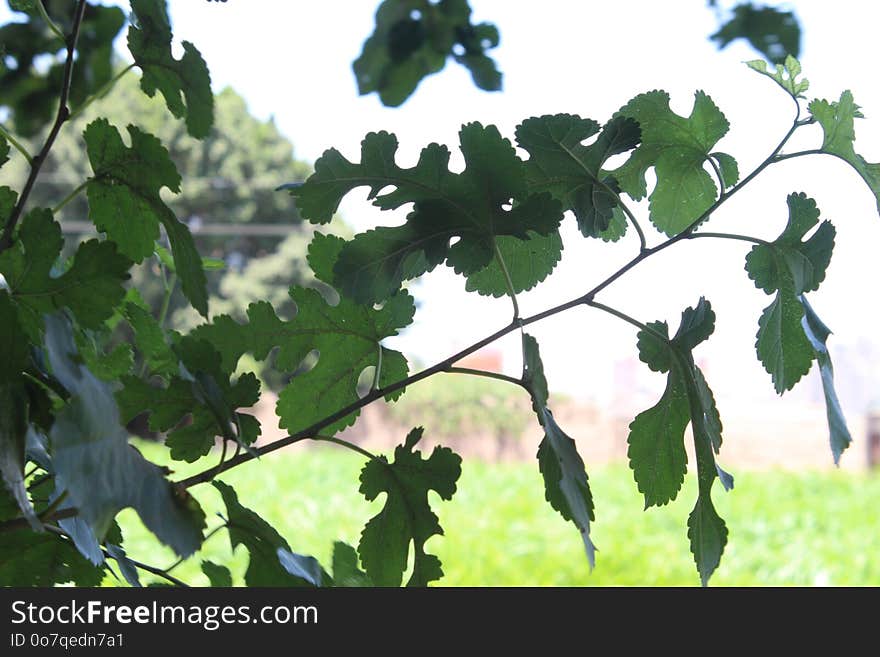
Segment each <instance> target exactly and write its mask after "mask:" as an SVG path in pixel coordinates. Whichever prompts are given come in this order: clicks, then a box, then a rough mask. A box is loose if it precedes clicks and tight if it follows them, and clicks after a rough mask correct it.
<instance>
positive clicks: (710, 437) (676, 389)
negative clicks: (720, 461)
mask: <svg viewBox="0 0 880 657" xmlns="http://www.w3.org/2000/svg"><path fill="white" fill-rule="evenodd" d="M646 326H647V328H648V330H641V331H639V333H638V339H637V345H638V349H639V358H640V359H641V360H642V361H643V362H644V363H646V364H647V365H648V367H650V368H651V369H652V370H653V371H655V372H667V373H668V375H667V379H666V389H665V391H664V392H663V396H662V397H661V398H660V401H659V402H658V403H657V404H656V405H655V406H653V407H651V408H649V409H648V410H646V411H643V412H642V413H639V415H637V416H636V418H635V419H634V420H633V421H632V423H631V424H630V426H629V428H630V433H629V438H628V443H629V448H628V450H627V456H628V457H629V463H630V468H632V471H633V475H634V477H635V480H636V484H637V485H638V488H639V491H640V492H641V493H642V494H643V495H644V496H645V508H647V507H649V506H662V505H664V504H667V503H668V502H670V501H672V500H674V499H675V498H676V497H677V495H678V492H679V491H680V490H681V486H682V483H683V482H684V475H685V473H686V472H687V453H686V451H685V447H684V432H685V429H686V428H687V425H688V423H691V425H692V427H693V430H694V432H695V434H699V435H700V436H702V437H704V438H705V440H706V442H707V444H708V445H710V446H711V447H712V448H714V449H715V450H716V451H717V450H718V449H720V447H721V430H722V426H721V418H720V416H719V414H718V409H717V408H716V406H715V399H714V397H713V395H712V391H711V390H710V389H709V385H708V383H707V382H706V379H705V377H703V373H702V372H701V371H700V370H699V368H698V367H696V365H694V362H693V356H692V354H691V352H692V351H693V349H694V348H695V347H696V346H697V345H698V344H700V343H701V342H703V341H705V340H707V339H708V338H709V336H710V335H711V334H712V332H713V331H714V329H715V313H714V311H713V310H712V306H711V304H710V303H709V302H708V301H707V300H706V299H704V298H702V297H701V298H700V300H699V302H698V303H697V305H696V307H695V308H690V307H689V308H686V309H685V310H684V311H683V312H682V313H681V322H680V324H679V327H678V330H677V331H676V333H675V335H674V336H673V337H672V338H671V339H670V338H668V335H669V328H668V325H667V324H666V322H651V323H649V324H647V325H646ZM692 397H693V399H692ZM710 454H711V452H710Z"/></svg>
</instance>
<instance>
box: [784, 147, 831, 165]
mask: <svg viewBox="0 0 880 657" xmlns="http://www.w3.org/2000/svg"><path fill="white" fill-rule="evenodd" d="M824 154H825V151H823V150H822V149H821V148H810V149H807V150H804V151H796V152H794V153H782V154H780V155H777V156H776V157H774V158H773V161H774V162H782V161H783V160H790V159H792V158H795V157H803V156H804V155H824Z"/></svg>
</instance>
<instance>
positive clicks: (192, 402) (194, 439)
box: [116, 334, 260, 463]
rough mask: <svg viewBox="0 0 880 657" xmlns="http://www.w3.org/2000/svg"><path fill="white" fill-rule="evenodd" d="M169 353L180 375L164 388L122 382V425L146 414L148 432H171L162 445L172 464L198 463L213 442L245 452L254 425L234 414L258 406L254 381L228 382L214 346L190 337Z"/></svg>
mask: <svg viewBox="0 0 880 657" xmlns="http://www.w3.org/2000/svg"><path fill="white" fill-rule="evenodd" d="M175 348H176V349H177V351H178V354H179V357H180V365H179V368H180V374H179V375H176V376H173V377H171V378H170V380H169V382H168V385H167V386H166V387H158V388H157V387H154V386H151V385H150V384H148V383H146V382H145V381H142V380H141V379H139V378H137V377H133V376H126V377H122V379H121V382H122V384H123V388H122V389H121V390H120V391H119V392H117V394H116V399H117V401H118V403H119V406H120V409H121V411H122V417H123V420H124V421H130V420H131V419H132V418H133V417H134V416H135V415H137V414H139V413H141V412H144V411H149V412H150V419H149V424H150V428H151V429H152V430H153V431H163V432H164V431H168V430H169V429H174V430H173V431H171V433H170V434H169V435H168V437H167V438H166V441H165V443H166V444H167V445H168V446H169V447H170V448H171V458H173V459H175V460H182V461H187V462H190V463H192V462H194V461H196V460H198V459H199V458H201V457H202V456H205V455H206V454H208V452H210V450H211V448H212V447H213V446H214V443H215V440H216V438H217V437H218V436H219V437H220V438H221V439H223V440H227V441H232V442H237V443H239V444H241V445H242V446H243V447H245V448H247V446H248V445H250V444H251V443H253V442H254V441H255V440H256V438H257V437H258V436H259V434H260V424H259V421H257V419H256V418H254V417H253V416H251V415H247V414H245V413H239V412H238V411H237V409H239V408H249V407H251V406H253V405H254V404H256V403H257V401H258V400H259V398H260V382H259V380H258V379H257V377H256V376H255V375H254V374H253V373H251V372H247V373H245V374H242V375H241V376H239V377H238V378H237V380H236V381H235V382H232V381H231V380H230V379H231V375H230V374H229V371H228V370H224V369H223V368H222V367H221V359H220V354H219V353H218V352H217V350H216V349H215V348H214V346H212V345H211V344H210V343H208V342H207V341H205V340H201V339H199V338H198V337H196V336H194V335H193V334H190V335H188V336H186V337H184V338H182V339H181V340H180V341H179V342H178V344H177V345H176V347H175ZM233 369H234V365H233ZM186 416H191V420H190V422H188V423H184V424H181V420H182V419H183V418H184V417H186Z"/></svg>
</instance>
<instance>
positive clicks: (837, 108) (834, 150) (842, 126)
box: [809, 90, 880, 212]
mask: <svg viewBox="0 0 880 657" xmlns="http://www.w3.org/2000/svg"><path fill="white" fill-rule="evenodd" d="M809 110H810V114H811V115H812V117H813V118H814V119H815V120H816V121H818V123H819V125H821V126H822V131H823V133H824V138H823V140H822V151H823V152H825V153H829V154H831V155H835V156H837V157H839V158H840V159H842V160H843V161H844V162H848V163H849V164H850V166H852V167H853V168H854V169H855V170H856V171H857V172H858V174H859V175H860V176H861V177H862V180H864V181H865V183H866V184H867V185H868V187H869V188H870V189H871V192H872V193H873V194H874V198H875V199H876V202H877V211H878V212H880V162H877V163H870V162H868V161H867V160H865V158H864V157H862V156H861V155H859V154H858V153H856V151H855V148H854V146H853V142H854V141H855V138H856V133H855V126H854V124H855V119H861V118H863V116H862V113H861V111H860V109H859V106H858V105H856V103H855V101H854V100H853V95H852V92H851V91H849V90H847V91H844V92H843V93H842V94H841V95H840V100H838V101H837V102H828V101H827V100H819V99H816V100H814V101H812V102H811V103H810V105H809Z"/></svg>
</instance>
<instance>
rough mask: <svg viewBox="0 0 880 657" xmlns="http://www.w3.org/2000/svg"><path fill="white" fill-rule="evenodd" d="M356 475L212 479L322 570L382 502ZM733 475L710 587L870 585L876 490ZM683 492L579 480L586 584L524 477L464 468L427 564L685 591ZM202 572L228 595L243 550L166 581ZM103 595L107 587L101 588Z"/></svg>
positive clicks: (499, 578) (337, 460)
mask: <svg viewBox="0 0 880 657" xmlns="http://www.w3.org/2000/svg"><path fill="white" fill-rule="evenodd" d="M138 447H139V448H140V449H142V451H144V454H145V456H147V457H148V458H150V459H151V460H153V461H156V462H167V456H166V450H165V449H164V448H163V447H162V446H160V445H155V444H147V443H138ZM213 458H214V457H213V456H212V457H211V459H212V460H213ZM183 465H184V466H185V464H183ZM180 466H181V464H179V463H175V464H174V465H173V466H172V467H173V468H174V469H175V470H176V474H175V478H179V477H180V476H182V475H184V474H187V473H190V472H194V471H196V470H198V469H200V468H193V467H192V466H188V467H180ZM361 466H362V459H360V458H359V457H358V455H356V454H353V453H350V452H347V451H344V450H341V449H338V448H332V447H324V446H320V447H316V448H313V449H300V450H298V451H297V450H294V449H291V450H287V451H285V452H284V453H282V454H277V455H272V456H268V457H264V458H263V459H261V461H260V462H252V463H249V464H247V465H244V466H241V467H239V468H236V469H234V470H232V471H230V472H229V473H226V474H224V475H221V476H220V477H219V478H220V479H221V480H223V481H225V482H226V483H229V484H231V485H233V486H234V487H235V488H236V490H237V491H238V494H239V499H240V500H241V502H242V504H244V505H245V506H247V507H249V508H251V509H253V510H254V511H256V512H257V513H259V514H260V515H261V516H263V517H264V518H265V519H266V520H267V521H269V522H270V523H272V524H273V525H274V526H275V528H276V529H277V530H278V531H279V532H280V533H281V534H282V535H283V536H284V537H285V538H286V539H287V540H288V542H289V543H290V545H291V548H292V549H293V550H294V551H295V552H300V553H302V554H311V555H314V556H316V557H317V558H318V559H319V560H320V561H321V563H322V564H324V565H325V566H327V565H329V562H330V554H331V552H332V545H333V542H334V541H336V540H342V541H345V542H347V543H349V544H351V545H357V541H358V538H359V535H360V531H361V529H362V527H363V525H364V523H365V522H366V521H367V519H369V518H370V517H371V516H372V515H373V514H375V513H376V512H377V511H378V510H379V509H380V508H381V504H382V503H383V497H380V498H379V500H378V501H376V502H373V503H368V502H366V501H365V500H364V499H363V497H362V496H361V495H360V494H359V493H358V492H357V488H358V473H359V470H360V467H361ZM734 475H735V476H736V488H735V489H734V490H733V491H731V492H729V493H725V492H724V491H723V490H722V489H721V487H720V486H716V487H715V495H714V497H715V500H716V506H717V508H718V511H719V513H720V514H721V515H722V517H724V518H725V520H726V521H727V524H728V527H729V529H730V541H729V542H728V545H727V548H726V549H725V552H724V557H723V558H722V561H721V566H720V568H719V570H718V571H717V572H716V573H715V575H714V577H713V578H712V580H711V584H713V585H716V586H787V585H800V586H811V585H832V586H837V585H854V586H862V585H873V586H877V585H880V551H878V550H877V538H878V537H880V513H878V511H877V504H878V500H880V477H878V476H871V475H868V474H860V473H852V472H839V471H834V472H805V473H792V472H781V471H770V472H760V473H748V472H743V473H736V472H734ZM691 479H692V478H688V480H687V481H686V484H685V487H684V489H683V490H682V492H681V493H680V494H679V497H678V499H677V500H676V501H675V502H673V503H672V504H670V505H668V506H666V507H663V508H659V509H658V508H652V509H649V510H648V511H643V502H642V499H641V496H640V495H639V493H638V491H637V490H636V486H635V483H634V481H633V479H632V475H631V473H630V472H629V470H628V469H627V468H626V466H625V465H614V466H603V467H595V468H592V469H591V470H590V484H591V488H592V491H593V499H594V501H595V503H596V523H595V524H594V525H593V540H594V542H595V543H596V545H597V547H598V549H599V552H598V554H597V559H596V568H595V570H594V571H593V572H592V573H590V572H589V568H588V565H587V561H586V558H585V556H584V551H583V545H582V543H581V541H580V537H579V535H578V532H577V531H576V530H575V528H574V526H573V525H571V524H570V523H567V522H564V521H563V520H562V518H561V517H559V516H558V515H557V514H556V513H555V512H554V511H553V510H552V509H551V508H550V507H549V505H548V504H547V503H546V502H545V501H544V497H543V488H542V483H541V479H540V475H539V473H538V469H537V465H536V464H530V463H501V464H490V463H481V462H474V461H467V460H466V461H465V462H464V465H463V473H462V477H461V479H460V481H459V486H458V491H457V492H456V494H455V496H454V497H453V499H452V501H451V502H442V501H441V500H439V498H438V497H436V496H435V495H434V494H433V493H432V494H431V495H432V496H433V499H431V502H432V505H433V508H434V509H435V512H436V513H437V514H438V515H439V517H440V523H441V525H442V526H443V528H444V530H445V532H446V535H445V536H435V537H433V538H432V539H431V540H430V541H429V542H428V551H429V552H434V553H436V554H437V555H438V556H439V557H440V559H441V560H442V562H443V570H444V572H445V573H446V576H445V577H444V578H443V580H441V582H440V585H445V586H619V585H623V586H629V585H635V586H658V585H662V586H693V585H698V584H699V578H698V576H697V573H696V570H695V568H694V564H693V560H692V557H691V554H690V552H689V550H688V540H687V535H686V531H687V530H686V525H685V522H686V519H687V515H688V513H689V512H690V509H691V507H692V506H693V501H694V499H695V495H696V489H695V485H694V482H693V481H691ZM192 492H193V494H194V495H195V496H196V497H197V498H198V500H199V501H200V502H201V504H202V506H203V508H204V509H205V512H206V514H207V516H208V527H209V528H211V527H214V526H216V525H218V524H220V523H221V520H220V518H218V517H217V515H216V513H217V512H224V513H225V509H224V507H223V504H222V501H221V499H220V495H219V493H218V492H217V491H216V490H215V489H214V488H213V487H212V486H210V485H209V484H203V485H200V486H198V487H196V488H194V489H192ZM120 524H121V525H122V527H123V532H124V535H125V548H126V551H127V552H128V554H129V556H131V557H132V558H134V559H138V560H140V561H143V562H146V563H149V564H151V565H155V566H160V567H165V566H167V565H169V564H171V563H173V562H174V560H175V559H174V556H173V554H171V552H170V551H169V550H167V549H166V548H164V547H162V546H161V545H159V544H158V543H157V542H156V541H155V540H154V539H153V538H152V536H151V535H150V534H149V533H148V532H147V531H146V530H145V529H144V528H143V527H142V526H141V525H140V522H139V520H138V518H137V516H136V515H135V514H134V513H133V512H132V511H131V510H126V511H124V512H123V513H122V514H121V515H120ZM202 559H210V560H213V561H215V562H217V563H221V564H225V565H227V566H229V568H230V570H232V573H233V579H234V581H235V583H236V584H241V583H242V580H241V576H242V574H243V572H244V569H245V567H246V565H247V559H248V557H247V553H246V552H245V551H244V550H243V548H239V549H238V550H237V551H236V553H235V555H233V554H232V553H231V551H230V546H229V538H228V534H227V532H226V531H225V530H223V531H220V532H218V533H217V534H216V535H215V536H213V537H212V538H211V539H210V540H209V541H208V542H207V543H206V544H205V545H204V547H203V548H202V550H201V551H200V552H199V553H198V554H197V555H195V556H194V557H192V558H190V559H188V560H187V561H185V562H183V563H182V564H180V565H179V566H178V567H176V568H175V569H174V570H173V571H172V574H173V575H175V576H176V577H179V578H180V579H182V580H184V581H186V582H188V583H190V584H193V585H207V583H208V582H207V578H205V577H204V575H202V573H201V570H200V567H199V564H200V562H201V560H202ZM142 581H143V582H144V583H148V582H151V581H154V580H153V576H151V575H147V574H142ZM105 583H106V584H109V585H115V584H116V582H115V580H113V579H112V578H111V577H109V576H108V579H107V580H106V582H105Z"/></svg>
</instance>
